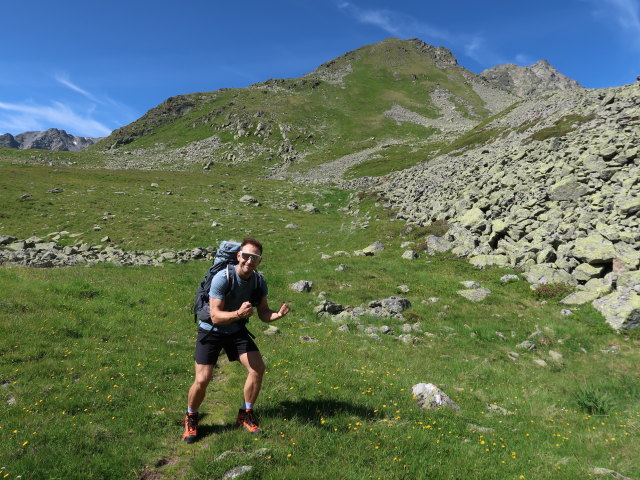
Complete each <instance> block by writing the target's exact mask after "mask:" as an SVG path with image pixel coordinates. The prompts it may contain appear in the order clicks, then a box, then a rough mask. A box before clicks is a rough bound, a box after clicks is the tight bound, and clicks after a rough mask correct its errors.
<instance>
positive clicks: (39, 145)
mask: <svg viewBox="0 0 640 480" xmlns="http://www.w3.org/2000/svg"><path fill="white" fill-rule="evenodd" d="M100 139H101V138H91V137H76V136H75V135H70V134H68V133H67V132H65V131H64V130H58V129H57V128H50V129H49V130H43V131H39V132H24V133H20V134H18V135H16V136H15V137H14V136H13V135H11V134H10V133H5V134H3V135H0V147H7V148H18V149H21V150H26V149H31V148H35V149H41V150H61V151H70V152H79V151H80V150H84V149H85V148H87V147H89V146H91V145H93V144H94V143H96V142H97V141H99V140H100Z"/></svg>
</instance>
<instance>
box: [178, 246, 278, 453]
mask: <svg viewBox="0 0 640 480" xmlns="http://www.w3.org/2000/svg"><path fill="white" fill-rule="evenodd" d="M237 260H238V264H237V265H229V266H228V267H226V268H224V269H223V270H221V271H219V272H218V273H216V274H215V276H214V277H213V279H212V280H211V288H210V289H209V307H210V311H211V319H210V321H209V322H205V321H202V320H200V323H199V327H198V336H197V339H196V349H195V355H194V358H195V381H194V382H193V385H192V386H191V388H190V389H189V397H188V410H187V414H186V416H185V420H184V433H183V435H182V439H183V440H184V441H185V442H187V443H192V442H195V441H196V439H197V437H198V408H199V407H200V405H201V404H202V401H203V400H204V397H205V393H206V390H207V386H208V385H209V382H210V381H211V379H212V375H213V367H214V366H215V364H216V362H217V360H218V355H219V354H220V350H222V349H223V348H224V350H225V352H226V354H227V357H228V358H229V361H235V360H238V361H239V362H240V363H241V364H242V366H243V367H244V368H246V369H247V379H246V381H245V384H244V403H243V405H242V408H241V409H240V410H239V412H238V420H237V424H238V426H240V427H242V428H244V429H246V430H248V431H249V432H251V433H255V434H257V433H260V432H261V429H260V427H259V426H258V424H257V422H256V419H255V417H254V415H253V404H254V403H255V401H256V399H257V398H258V394H259V393H260V387H261V385H262V377H263V375H264V372H265V365H264V362H263V360H262V355H260V351H259V350H258V347H257V345H256V344H255V342H254V341H253V335H252V334H251V333H250V332H249V331H248V330H247V328H246V323H247V321H248V319H249V317H251V316H252V315H253V314H254V311H257V313H258V317H259V318H260V320H262V321H263V322H267V323H268V322H273V321H275V320H279V319H280V318H282V317H284V316H285V315H286V314H287V313H289V310H290V309H289V306H288V305H287V304H286V303H282V305H281V306H280V308H279V310H277V311H274V310H271V309H270V308H269V305H268V303H267V293H268V291H267V284H266V282H265V280H264V278H263V277H262V275H260V274H258V273H257V272H256V271H255V269H256V268H257V267H258V265H259V264H260V262H261V261H262V245H261V244H260V242H258V241H257V240H255V239H253V238H246V239H244V241H243V242H242V243H241V244H240V250H239V251H238V253H237Z"/></svg>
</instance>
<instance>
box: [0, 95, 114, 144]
mask: <svg viewBox="0 0 640 480" xmlns="http://www.w3.org/2000/svg"><path fill="white" fill-rule="evenodd" d="M52 127H55V128H60V129H64V130H66V131H67V133H70V134H72V135H83V136H89V137H104V136H107V135H109V134H110V133H111V129H109V128H107V127H106V126H105V125H103V124H102V123H100V122H98V121H97V120H94V119H93V118H91V116H90V114H87V115H80V114H78V113H76V112H74V111H73V110H72V109H71V108H70V107H69V106H68V105H65V104H63V103H61V102H52V104H51V105H35V104H16V103H6V102H0V131H13V132H16V133H20V132H23V131H27V130H46V129H47V128H52Z"/></svg>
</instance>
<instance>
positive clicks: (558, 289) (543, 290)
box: [534, 283, 574, 300]
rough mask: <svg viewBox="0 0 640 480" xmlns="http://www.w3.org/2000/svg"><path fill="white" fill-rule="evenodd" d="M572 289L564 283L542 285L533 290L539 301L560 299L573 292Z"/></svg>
mask: <svg viewBox="0 0 640 480" xmlns="http://www.w3.org/2000/svg"><path fill="white" fill-rule="evenodd" d="M573 290H574V288H573V287H572V286H571V285H568V284H566V283H544V284H542V285H538V288H536V289H535V291H534V292H535V296H536V298H537V299H539V300H552V299H556V298H562V297H565V296H567V295H569V294H570V293H571V292H573Z"/></svg>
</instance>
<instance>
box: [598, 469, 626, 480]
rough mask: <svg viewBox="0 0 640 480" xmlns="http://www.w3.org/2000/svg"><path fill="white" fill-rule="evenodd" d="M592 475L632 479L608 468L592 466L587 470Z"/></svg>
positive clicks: (624, 479)
mask: <svg viewBox="0 0 640 480" xmlns="http://www.w3.org/2000/svg"><path fill="white" fill-rule="evenodd" d="M589 472H590V473H592V474H593V475H606V476H607V477H610V478H614V479H615V480H633V479H632V478H629V477H625V476H624V475H622V474H620V473H618V472H616V471H614V470H609V469H608V468H602V467H594V468H592V469H590V470H589Z"/></svg>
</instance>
